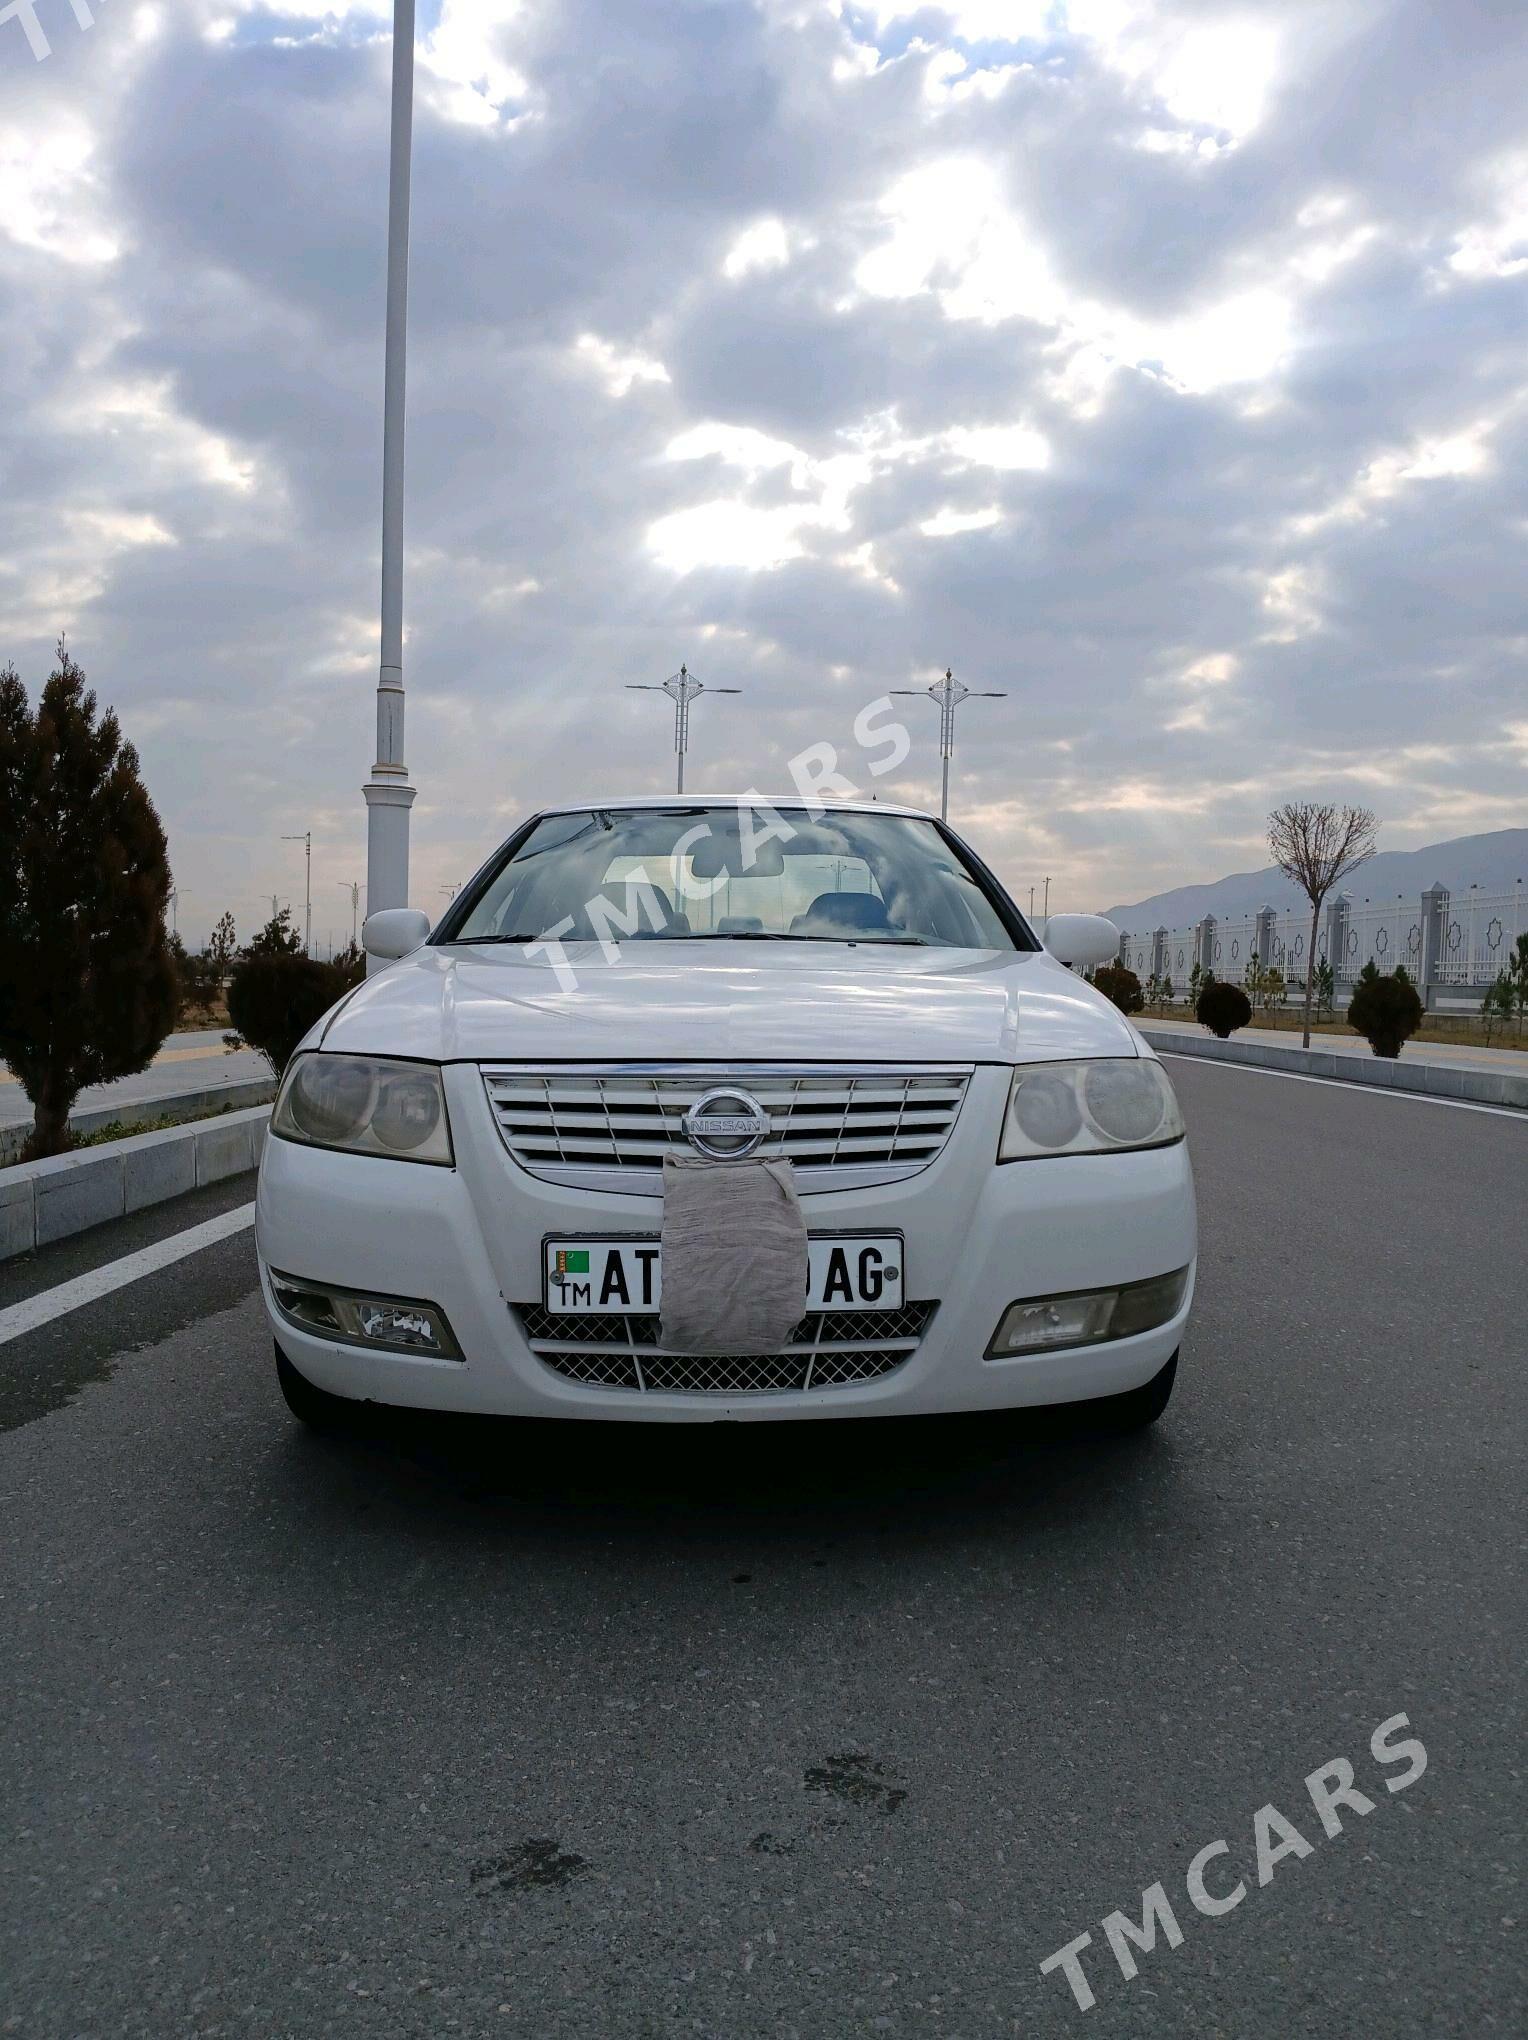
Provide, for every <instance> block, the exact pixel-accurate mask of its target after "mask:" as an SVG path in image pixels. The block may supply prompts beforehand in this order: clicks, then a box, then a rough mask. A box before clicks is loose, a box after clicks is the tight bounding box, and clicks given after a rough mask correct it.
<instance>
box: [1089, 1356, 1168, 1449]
mask: <svg viewBox="0 0 1528 2040" xmlns="http://www.w3.org/2000/svg"><path fill="white" fill-rule="evenodd" d="M1177 1378H1178V1356H1177V1354H1176V1353H1174V1355H1173V1357H1172V1358H1171V1360H1169V1361H1168V1363H1167V1365H1166V1366H1165V1367H1164V1368H1162V1369H1161V1371H1160V1372H1159V1373H1156V1374H1154V1375H1153V1376H1152V1377H1151V1379H1150V1381H1143V1382H1142V1383H1141V1385H1140V1387H1139V1388H1130V1389H1127V1390H1126V1391H1125V1393H1124V1394H1123V1395H1106V1396H1100V1397H1099V1398H1098V1400H1097V1401H1096V1402H1091V1403H1084V1404H1083V1412H1084V1414H1085V1415H1086V1416H1087V1417H1088V1418H1089V1420H1090V1421H1091V1422H1093V1423H1095V1424H1097V1425H1099V1426H1100V1428H1102V1429H1103V1430H1106V1431H1114V1432H1119V1433H1124V1432H1129V1431H1144V1430H1146V1429H1147V1428H1148V1427H1149V1426H1150V1425H1152V1424H1154V1423H1155V1422H1156V1421H1157V1418H1158V1417H1160V1416H1161V1414H1162V1412H1163V1411H1164V1410H1165V1409H1166V1408H1167V1405H1168V1403H1169V1402H1170V1401H1171V1399H1172V1392H1173V1383H1174V1381H1176V1380H1177Z"/></svg>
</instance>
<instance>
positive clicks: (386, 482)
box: [362, 0, 414, 969]
mask: <svg viewBox="0 0 1528 2040" xmlns="http://www.w3.org/2000/svg"><path fill="white" fill-rule="evenodd" d="M413 129H414V0H393V110H392V154H391V157H390V160H389V164H388V180H387V344H386V358H385V365H384V369H383V398H382V656H381V662H380V665H379V667H378V672H377V755H376V761H375V763H374V764H373V766H372V768H371V777H370V779H368V780H367V782H366V784H365V786H364V787H363V788H362V792H363V793H364V795H365V797H366V904H367V906H368V908H369V909H370V910H372V911H373V912H375V911H376V910H377V909H378V908H381V907H406V906H407V905H408V898H409V809H410V808H411V807H412V806H413V804H414V788H413V787H412V786H411V785H410V784H409V775H408V767H407V766H406V765H405V764H404V762H403V421H404V367H405V354H406V348H407V341H408V294H409V172H410V161H411V156H412V152H413ZM367 968H368V969H370V968H371V965H370V964H369V963H368V965H367Z"/></svg>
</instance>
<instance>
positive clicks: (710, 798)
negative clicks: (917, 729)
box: [540, 791, 933, 821]
mask: <svg viewBox="0 0 1528 2040" xmlns="http://www.w3.org/2000/svg"><path fill="white" fill-rule="evenodd" d="M703 807H749V808H753V809H755V810H757V809H761V808H782V809H792V808H819V809H824V810H826V811H827V812H828V813H829V814H838V813H840V812H842V813H845V814H880V815H916V816H917V817H918V818H919V819H920V820H921V821H932V820H933V816H932V815H931V814H930V813H929V811H928V809H927V808H919V807H904V806H903V805H902V803H901V802H900V801H894V800H849V799H844V798H841V797H837V796H835V797H834V798H832V799H827V798H819V799H817V800H809V799H808V798H807V796H806V795H805V794H802V793H796V792H794V791H792V792H790V793H757V792H755V793H624V794H621V793H615V794H608V795H606V796H605V798H603V799H602V800H568V801H559V802H557V804H556V805H555V806H554V807H546V808H543V809H541V810H540V812H541V813H542V814H548V815H589V814H595V813H597V812H598V811H599V810H600V809H602V808H703Z"/></svg>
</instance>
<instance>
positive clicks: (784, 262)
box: [0, 0, 1528, 940]
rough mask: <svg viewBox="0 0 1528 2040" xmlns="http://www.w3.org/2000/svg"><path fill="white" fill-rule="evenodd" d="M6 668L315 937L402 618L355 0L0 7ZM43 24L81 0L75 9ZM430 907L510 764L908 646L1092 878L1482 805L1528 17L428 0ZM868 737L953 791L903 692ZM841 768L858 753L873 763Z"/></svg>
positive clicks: (1005, 817)
mask: <svg viewBox="0 0 1528 2040" xmlns="http://www.w3.org/2000/svg"><path fill="white" fill-rule="evenodd" d="M7 8H9V10H10V12H9V18H3V19H0V340H3V346H0V534H3V543H0V660H3V659H4V658H6V657H10V658H13V659H14V660H15V661H16V663H17V665H18V666H19V667H20V668H21V670H22V672H23V676H24V677H25V678H26V679H27V680H28V682H29V683H31V684H36V683H38V682H40V681H41V679H42V678H43V677H45V675H46V672H47V670H48V665H49V648H50V646H51V643H52V641H53V640H54V639H55V638H56V636H57V634H58V633H59V631H60V630H66V631H67V632H68V635H69V640H70V643H71V647H72V648H73V650H74V651H75V653H76V655H77V656H78V657H79V658H80V660H81V661H82V663H83V664H84V665H85V667H86V668H87V671H88V672H89V674H90V676H91V679H92V681H93V682H94V683H95V684H96V686H97V687H98V689H99V691H100V693H101V695H102V697H103V698H104V699H107V700H110V701H111V702H113V703H115V704H116V706H117V707H118V709H119V711H120V712H121V714H122V717H123V721H124V724H125V726H126V728H127V731H128V733H129V735H131V736H132V737H133V738H134V739H135V740H136V741H137V743H138V745H139V748H140V750H141V752H142V754H143V758H144V762H145V768H146V772H147V775H148V778H149V782H150V785H151V787H152V790H153V792H154V794H155V796H156V798H157V800H158V802H159V806H160V809H161V812H162V814H163V816H164V819H165V822H166V825H167V827H168V830H169V833H170V839H171V848H172V853H173V857H174V862H175V867H176V873H177V877H178V879H179V882H180V885H181V888H182V905H181V926H182V929H183V931H185V932H187V933H188V934H190V935H191V936H192V938H193V939H199V938H200V936H201V935H202V934H203V933H204V932H205V930H206V927H207V926H208V924H209V923H210V921H211V920H212V919H214V918H215V917H216V915H217V913H218V912H219V911H220V910H221V909H222V908H223V907H224V906H225V905H231V906H232V907H233V909H234V911H235V914H236V917H237V919H238V922H239V927H240V932H241V934H247V933H248V932H250V931H251V929H252V927H253V925H254V922H255V920H256V919H257V917H259V914H260V896H261V895H262V894H263V895H265V896H266V904H265V908H264V911H265V912H267V913H268V912H269V895H270V893H271V892H272V891H273V890H274V891H276V892H278V893H279V894H280V896H281V897H282V898H284V899H291V900H292V901H294V903H295V904H296V905H297V906H298V907H299V908H300V905H301V896H302V859H301V849H300V846H296V845H291V844H283V843H282V842H281V841H280V840H279V839H280V838H281V836H282V835H283V834H284V833H288V832H294V831H300V830H303V829H305V828H308V827H309V826H311V827H312V829H313V831H314V834H315V849H314V894H315V913H314V918H315V929H316V932H317V933H318V935H319V938H320V939H321V940H322V939H323V937H324V935H325V933H326V931H328V930H330V929H333V930H335V931H339V930H340V929H341V928H343V929H344V932H345V933H347V934H348V932H349V931H348V921H349V906H348V902H347V901H346V899H345V897H344V895H343V894H342V893H341V891H340V889H339V881H342V880H346V879H350V878H364V875H365V848H364V846H365V822H364V809H363V806H362V802H361V798H360V791H359V789H360V783H361V781H362V779H363V778H364V777H365V775H366V772H367V769H368V767H369V765H370V761H371V755H372V745H373V726H374V691H373V690H374V685H375V672H376V658H377V639H376V592H377V585H376V584H377V563H378V545H377V521H378V486H379V460H380V439H379V435H380V397H381V371H382V351H381V308H382V291H383V273H384V263H385V241H384V235H385V214H386V167H387V112H388V65H389V41H388V33H389V23H388V19H387V15H386V10H385V7H384V6H382V5H380V4H379V0H362V4H357V5H352V6H348V7H335V8H328V7H324V6H323V5H322V4H321V0H296V4H294V5H290V6H284V7H275V6H265V5H259V4H252V0H162V4H149V5H134V4H133V0H110V4H109V5H105V6H103V7H100V8H99V11H98V14H97V18H96V19H95V20H94V22H93V23H92V25H90V26H89V27H88V28H87V27H82V26H81V25H80V23H79V22H78V21H77V19H76V17H75V15H74V13H73V12H72V11H71V6H70V4H69V0H35V18H36V21H37V22H38V23H39V24H40V26H41V30H42V32H43V34H44V37H45V40H46V42H47V45H48V48H49V54H48V55H47V56H46V58H45V59H43V60H42V61H38V60H37V59H36V57H35V56H34V53H33V50H32V48H31V47H30V45H29V39H28V36H27V33H26V23H25V22H24V20H23V19H22V18H21V17H20V16H19V15H17V14H16V12H15V7H14V0H0V16H5V15H6V13H7ZM83 11H84V12H85V13H86V14H87V16H88V15H89V13H90V9H89V8H84V9H83ZM419 63H420V70H419V78H418V102H419V103H418V113H417V127H416V139H415V159H414V160H415V180H414V261H413V295H412V325H411V355H410V425H409V508H408V517H409V556H408V589H407V617H408V646H407V669H408V670H407V681H408V688H409V695H408V701H409V735H408V752H407V755H408V763H409V766H410V769H411V773H412V777H413V779H414V782H415V784H416V785H417V786H418V788H419V799H418V803H417V805H416V807H415V810H414V836H413V840H414V886H413V890H414V897H415V901H416V903H418V904H420V905H424V906H426V907H428V908H430V909H431V910H435V909H437V908H438V907H439V906H440V905H441V904H442V894H441V888H442V887H444V886H446V885H448V884H449V883H451V882H452V881H455V880H459V879H460V878H462V877H463V876H465V875H466V873H467V872H468V871H470V870H471V869H472V868H473V867H474V866H475V865H476V863H477V862H478V861H479V859H480V857H481V856H482V854H483V852H484V850H485V848H486V847H487V846H488V845H489V844H490V843H491V842H492V841H493V840H495V839H497V837H498V836H500V835H501V834H503V833H504V831H505V830H506V829H507V827H508V826H509V825H510V824H511V823H512V822H513V820H514V819H515V818H516V817H518V816H520V815H521V814H523V813H525V812H526V811H527V810H528V809H529V808H531V807H532V806H535V805H541V804H544V803H546V802H548V801H554V800H556V799H558V798H561V797H583V796H587V795H588V794H590V793H591V792H593V793H609V792H613V791H616V790H622V789H624V790H635V791H656V790H660V789H661V788H663V787H664V786H665V785H667V784H668V783H670V782H669V774H670V772H671V770H672V760H671V756H670V748H669V747H670V737H671V730H670V726H669V724H668V722H667V721H666V720H665V710H666V704H663V703H661V702H657V701H654V700H651V699H648V698H645V697H643V696H641V695H634V694H627V693H625V692H624V691H623V686H624V683H625V682H627V681H632V680H649V681H654V680H661V679H663V678H664V676H665V675H666V674H668V673H670V672H672V671H673V670H674V669H675V668H676V667H677V666H678V664H679V662H680V660H681V659H686V660H688V661H689V663H690V665H691V666H692V668H693V669H695V670H696V671H698V672H699V673H700V674H701V675H702V677H703V678H705V679H707V680H710V681H712V682H713V683H715V684H718V685H729V686H738V687H741V688H743V689H744V690H745V692H744V694H743V696H742V697H741V699H738V700H721V701H716V702H711V703H705V702H703V703H702V704H701V706H700V707H699V708H698V709H697V710H696V712H695V728H694V748H693V753H692V761H691V771H690V781H691V784H692V785H693V786H702V787H715V788H723V789H725V788H734V787H738V786H742V785H747V784H750V783H758V784H761V785H764V786H771V785H773V786H778V785H780V784H782V783H784V781H785V764H786V761H787V759H788V758H789V757H790V756H791V755H792V753H793V752H794V751H796V750H798V749H799V748H800V747H801V746H802V745H804V744H806V743H809V742H811V741H813V740H818V739H828V740H830V741H834V742H836V743H839V744H842V745H843V746H844V747H845V760H846V767H847V768H848V769H850V771H851V774H852V760H853V751H852V739H851V737H850V729H851V725H852V722H853V719H854V716H855V713H856V712H857V711H858V710H859V709H860V708H861V707H862V706H863V705H864V704H865V703H866V702H868V701H870V700H871V699H873V698H874V697H875V696H876V695H878V694H880V693H882V692H883V691H884V690H886V689H887V688H889V687H895V686H908V685H921V684H925V683H926V682H927V681H929V680H932V679H933V678H935V677H936V675H937V673H938V672H939V671H940V670H941V669H942V668H943V667H944V666H945V665H946V664H947V663H953V665H954V667H955V670H956V672H957V674H958V675H959V676H961V677H962V678H963V679H964V680H966V682H967V683H968V684H969V685H971V686H973V687H978V688H1004V689H1006V690H1007V693H1008V698H1007V700H1006V701H1001V702H973V703H972V704H971V705H970V707H969V708H967V709H966V710H965V711H964V718H963V726H962V727H963V736H962V747H961V750H960V752H959V754H958V756H957V761H956V765H957V772H956V784H955V790H954V797H953V801H952V814H953V816H954V818H955V819H956V821H957V822H958V823H959V824H960V825H961V826H962V827H964V828H965V829H966V830H967V831H968V832H969V833H970V835H971V836H972V837H973V839H974V840H975V841H976V842H977V843H978V845H979V846H980V847H981V848H982V849H983V850H984V851H985V852H986V853H987V854H988V855H989V856H990V857H991V858H992V859H993V861H994V862H995V863H996V864H997V865H998V867H999V868H1000V869H1001V870H1002V871H1003V872H1004V873H1005V874H1006V875H1007V876H1008V878H1009V879H1010V881H1011V882H1012V883H1013V884H1014V885H1015V887H1016V888H1018V889H1019V890H1020V893H1021V896H1023V892H1024V888H1026V887H1027V885H1028V883H1029V882H1030V881H1031V880H1033V879H1036V878H1038V877H1040V876H1041V875H1043V874H1045V873H1050V874H1052V876H1053V879H1054V885H1053V900H1054V899H1056V898H1059V899H1060V900H1061V901H1062V903H1063V904H1067V905H1072V906H1079V907H1081V906H1096V905H1103V904H1106V903H1107V902H1109V901H1112V900H1116V899H1121V898H1124V899H1133V898H1136V897H1139V896H1141V895H1142V894H1145V893H1148V892H1152V891H1155V890H1158V889H1159V888H1161V887H1162V886H1165V885H1169V884H1172V883H1176V882H1178V881H1180V880H1188V879H1198V878H1210V877H1214V876H1217V875H1218V874H1220V873H1221V872H1223V871H1226V870H1230V869H1235V868H1238V867H1243V866H1246V865H1249V864H1251V865H1255V864H1258V863H1261V862H1262V861H1263V857H1262V854H1261V839H1262V821H1263V816H1264V814H1265V813H1266V810H1267V808H1268V807H1269V806H1270V805H1271V804H1272V803H1274V802H1276V801H1278V800H1281V799H1284V798H1288V797H1292V796H1301V795H1308V794H1318V793H1320V794H1331V795H1335V796H1337V797H1339V798H1361V799H1363V800H1364V801H1365V802H1367V803H1368V804H1369V805H1371V806H1373V807H1374V808H1376V809H1377V810H1378V812H1379V814H1380V816H1381V818H1382V822H1383V828H1382V835H1381V841H1382V844H1383V845H1384V847H1386V848H1392V849H1402V848H1408V847H1412V846H1414V845H1416V844H1420V843H1424V842H1428V841H1432V840H1436V839H1437V838H1440V837H1446V836H1453V835H1458V834H1462V833H1465V832H1468V831H1472V830H1477V829H1491V828H1501V827H1506V826H1509V825H1513V824H1517V823H1520V822H1521V821H1522V819H1523V814H1524V807H1525V799H1524V794H1525V766H1528V685H1525V680H1524V672H1525V663H1528V618H1525V609H1524V599H1525V588H1528V575H1525V571H1524V569H1525V564H1528V560H1525V551H1528V502H1525V493H1524V482H1523V476H1524V460H1523V453H1524V449H1525V440H1528V346H1525V343H1528V10H1525V9H1524V8H1523V7H1522V6H1521V5H1520V4H1518V0H1425V4H1424V0H1316V4H1308V5H1307V4H1302V0H1268V4H1264V5H1261V6H1257V5H1247V6H1239V5H1230V4H1209V0H949V4H946V5H942V6H938V5H936V6H926V7H921V8H918V9H916V10H909V9H907V8H904V7H902V6H901V5H899V4H897V0H876V4H867V5H862V6H849V5H839V4H836V0H444V4H434V0H422V11H421V17H420V46H419ZM906 707H907V708H908V710H909V711H910V714H909V728H910V730H911V732H912V734H913V736H914V738H915V745H914V750H913V752H912V755H911V757H910V758H909V760H908V762H907V764H906V766H905V767H904V768H902V770H901V771H900V772H898V773H897V774H896V775H895V777H894V779H891V780H888V779H882V780H880V781H879V782H876V784H877V787H878V790H879V791H881V792H882V793H883V795H886V794H896V795H900V796H902V797H904V798H911V799H920V800H928V799H930V798H933V797H936V796H937V784H938V777H937V775H938V758H937V745H936V715H935V711H934V709H933V707H932V705H925V704H922V703H918V702H910V703H908V704H906ZM867 784H868V782H867Z"/></svg>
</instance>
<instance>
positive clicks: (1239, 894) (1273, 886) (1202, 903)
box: [1104, 829, 1528, 930]
mask: <svg viewBox="0 0 1528 2040" xmlns="http://www.w3.org/2000/svg"><path fill="white" fill-rule="evenodd" d="M1518 879H1524V880H1525V881H1528V829H1492V830H1490V831H1489V832H1488V833H1487V834H1485V835H1483V836H1455V837H1453V838H1452V840H1451V841H1449V842H1447V843H1429V844H1427V845H1426V846H1425V847H1424V848H1423V849H1421V850H1381V851H1380V852H1379V853H1378V855H1377V856H1374V857H1371V858H1370V859H1369V861H1368V863H1367V864H1361V865H1360V866H1359V868H1358V869H1357V871H1355V872H1353V873H1352V874H1351V875H1350V876H1349V877H1348V878H1346V879H1345V880H1344V881H1343V884H1342V888H1341V889H1342V890H1343V891H1344V892H1347V893H1350V894H1351V895H1352V896H1353V898H1354V899H1355V900H1364V899H1369V900H1382V899H1393V898H1394V897H1395V895H1396V894H1397V893H1404V894H1405V896H1406V898H1407V899H1409V900H1411V899H1417V898H1419V897H1420V895H1421V894H1422V893H1424V892H1425V891H1426V890H1427V888H1428V887H1429V886H1430V885H1432V884H1434V883H1438V884H1441V885H1446V886H1447V887H1448V889H1449V891H1450V892H1467V891H1468V890H1469V888H1470V886H1472V885H1478V886H1479V887H1480V889H1481V891H1482V892H1505V891H1506V890H1507V889H1508V888H1509V887H1511V886H1512V885H1514V884H1516V882H1517V880H1518ZM1303 898H1304V895H1303V894H1302V893H1301V892H1299V891H1298V890H1297V889H1296V888H1295V886H1293V885H1292V884H1291V883H1290V881H1289V880H1288V879H1287V878H1286V877H1285V876H1284V874H1283V873H1282V872H1281V871H1280V870H1279V868H1278V866H1277V865H1273V864H1269V865H1265V866H1264V868H1263V869H1262V870H1261V871H1233V872H1232V873H1231V874H1230V876H1229V877H1227V878H1217V879H1216V880H1214V882H1213V883H1212V884H1209V885H1180V886H1175V887H1174V888H1173V889H1172V891H1171V892H1163V893H1153V894H1152V896H1151V898H1150V899H1146V900H1137V901H1135V903H1134V904H1133V905H1131V906H1122V907H1106V908H1105V909H1104V912H1105V914H1106V915H1107V916H1108V918H1109V919H1110V920H1111V921H1113V922H1115V923H1117V924H1118V926H1120V927H1121V928H1128V929H1132V930H1140V929H1146V928H1162V927H1166V928H1186V927H1188V926H1190V925H1191V924H1192V923H1193V922H1195V921H1202V920H1203V919H1204V917H1205V915H1206V914H1214V915H1215V916H1216V917H1217V918H1224V917H1226V916H1227V915H1233V914H1255V913H1256V912H1257V910H1258V908H1259V907H1288V906H1294V905H1297V904H1298V903H1299V902H1300V901H1301V900H1302V899H1303Z"/></svg>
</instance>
